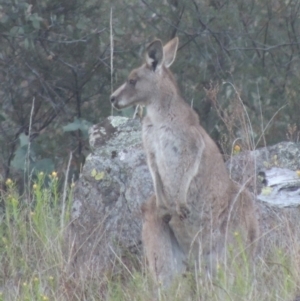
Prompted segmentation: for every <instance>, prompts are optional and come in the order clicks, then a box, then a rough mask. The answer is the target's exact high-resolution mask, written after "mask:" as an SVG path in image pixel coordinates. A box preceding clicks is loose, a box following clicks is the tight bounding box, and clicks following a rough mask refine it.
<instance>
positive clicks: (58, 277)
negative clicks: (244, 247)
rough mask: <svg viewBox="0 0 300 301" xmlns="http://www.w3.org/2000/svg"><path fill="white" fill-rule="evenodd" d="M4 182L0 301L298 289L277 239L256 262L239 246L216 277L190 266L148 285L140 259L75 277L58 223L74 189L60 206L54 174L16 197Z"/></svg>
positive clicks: (291, 248)
mask: <svg viewBox="0 0 300 301" xmlns="http://www.w3.org/2000/svg"><path fill="white" fill-rule="evenodd" d="M45 182H48V183H47V185H46V184H45ZM6 184H7V187H8V189H7V191H6V192H5V193H3V195H2V197H3V201H4V205H5V206H4V208H5V210H3V213H1V215H0V218H1V220H0V266H1V269H0V301H4V300H7V301H11V300H20V301H21V300H24V301H25V300H28V301H29V300H44V301H46V300H60V301H65V300H66V301H67V300H72V301H73V300H78V301H79V300H107V301H119V300H120V301H121V300H122V301H123V300H128V301H129V300H130V301H131V300H137V301H148V300H149V301H150V300H166V301H167V300H175V301H176V300H178V301H179V300H191V301H192V300H212V301H217V300H225V301H226V300H228V301H235V300H236V301H241V300H249V301H250V300H251V301H256V300H257V301H261V300H264V301H267V300H270V301H271V300H272V301H274V300H278V301H279V300H285V301H287V300H293V299H294V298H295V296H296V294H297V292H298V290H299V280H300V277H299V274H300V273H299V272H300V265H299V254H300V244H299V241H298V240H297V239H294V240H291V241H290V243H289V244H285V245H281V246H279V245H278V244H277V245H276V243H275V242H274V245H273V246H272V247H270V246H268V250H271V251H266V252H265V253H264V252H260V255H259V256H258V257H257V258H256V260H255V262H250V261H249V260H248V258H247V256H246V255H245V254H244V252H243V251H241V252H240V256H239V258H234V259H232V258H231V260H230V258H229V260H228V261H227V266H224V265H222V264H220V265H219V266H218V267H217V273H216V274H217V275H216V277H215V278H213V279H210V278H209V277H207V275H206V272H205V270H204V269H194V270H193V269H191V270H190V271H189V272H187V273H186V274H185V275H184V276H183V277H179V278H178V279H176V280H175V281H174V283H173V285H172V287H170V288H169V289H168V290H163V289H162V288H161V287H160V286H158V287H157V286H155V285H154V284H153V282H152V281H151V279H150V277H149V275H148V274H147V272H145V271H146V268H145V266H144V264H143V263H140V268H135V269H132V270H130V273H129V272H128V270H127V269H126V268H125V267H123V271H121V272H119V273H118V274H117V275H115V274H112V273H107V274H106V275H103V277H102V278H101V279H99V278H97V277H80V278H78V277H77V278H76V277H75V276H74V275H73V274H72V270H71V269H70V262H72V257H71V255H69V254H68V251H66V250H67V249H66V244H65V228H62V225H66V226H64V227H67V226H68V225H69V223H70V206H71V199H72V188H71V187H69V188H68V192H67V195H68V197H67V202H66V210H62V203H61V202H62V195H61V194H60V193H59V192H58V190H59V186H60V185H59V184H60V183H59V180H58V177H57V174H56V173H52V174H51V176H50V177H49V176H45V175H44V174H42V173H41V174H39V176H38V178H37V180H36V182H35V183H33V185H32V191H31V199H26V198H25V197H24V196H20V195H19V194H18V192H17V189H16V186H15V184H14V183H13V182H12V181H11V180H7V183H6ZM62 219H63V221H64V222H63V223H62V222H61V221H62ZM287 232H288V231H287ZM236 239H237V240H238V239H239V237H238V235H236ZM230 253H231V252H230V248H229V251H228V254H230ZM134 266H136V264H135V265H134ZM91 274H92V272H91ZM90 276H93V275H90Z"/></svg>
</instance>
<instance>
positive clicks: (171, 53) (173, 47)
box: [164, 37, 179, 68]
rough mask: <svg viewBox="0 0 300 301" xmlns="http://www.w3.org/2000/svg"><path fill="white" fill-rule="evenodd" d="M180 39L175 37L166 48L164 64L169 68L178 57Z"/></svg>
mask: <svg viewBox="0 0 300 301" xmlns="http://www.w3.org/2000/svg"><path fill="white" fill-rule="evenodd" d="M178 43H179V39H178V37H175V38H174V39H172V40H171V41H169V42H168V43H167V44H166V45H165V46H164V64H165V66H166V67H167V68H169V67H170V66H171V65H172V64H173V62H174V60H175V57H176V53H177V48H178Z"/></svg>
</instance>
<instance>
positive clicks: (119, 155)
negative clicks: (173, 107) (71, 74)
mask: <svg viewBox="0 0 300 301" xmlns="http://www.w3.org/2000/svg"><path fill="white" fill-rule="evenodd" d="M89 137H90V146H91V149H92V150H93V153H91V154H90V155H89V156H88V157H87V159H86V162H85V165H84V167H83V170H82V173H81V176H80V179H79V180H78V182H77V184H76V187H75V191H74V200H73V206H72V224H71V229H70V230H71V231H70V232H71V233H70V245H71V246H72V248H73V250H72V251H73V255H74V258H75V260H74V264H75V270H76V272H77V273H81V272H83V273H88V274H89V273H90V272H91V271H93V275H95V271H97V273H96V274H101V273H103V271H105V270H107V269H110V268H116V267H117V266H118V265H120V264H121V262H120V261H121V260H122V262H123V259H124V254H126V256H127V257H128V255H129V254H134V255H135V256H137V258H138V256H140V255H141V253H142V252H141V251H142V246H141V227H142V224H141V212H140V205H141V204H142V202H144V201H145V200H146V199H148V197H149V196H150V195H151V193H152V191H153V186H152V179H151V176H150V173H149V171H148V167H147V164H146V161H145V159H146V158H145V154H144V151H143V149H142V144H141V124H140V122H139V121H138V120H132V119H127V118H124V117H109V118H108V119H106V120H104V122H102V123H101V124H98V125H94V126H93V127H92V128H91V129H90V131H89ZM125 261H126V260H125ZM122 264H123V263H122Z"/></svg>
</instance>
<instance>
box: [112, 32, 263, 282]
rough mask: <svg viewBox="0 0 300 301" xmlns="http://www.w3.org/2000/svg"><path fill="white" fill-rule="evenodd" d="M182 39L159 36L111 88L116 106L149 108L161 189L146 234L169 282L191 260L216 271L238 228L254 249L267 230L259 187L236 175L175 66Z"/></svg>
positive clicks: (151, 154)
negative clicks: (252, 189) (260, 214)
mask: <svg viewBox="0 0 300 301" xmlns="http://www.w3.org/2000/svg"><path fill="white" fill-rule="evenodd" d="M178 42H179V40H178V38H177V37H176V38H174V39H172V40H171V41H169V42H168V43H167V44H166V45H165V46H163V45H162V42H161V41H160V40H154V41H153V42H152V43H151V44H150V45H149V46H148V47H147V50H146V60H145V63H144V64H143V65H142V66H141V67H139V68H137V69H134V70H133V71H131V73H130V74H129V76H128V79H127V81H126V82H125V83H124V84H123V85H122V86H121V87H119V88H118V89H117V90H116V91H115V92H114V93H113V94H112V95H111V103H112V105H113V106H114V107H115V108H116V109H123V108H125V107H128V106H132V105H143V106H146V108H147V115H146V116H145V117H144V119H143V129H142V135H143V145H144V148H145V152H146V155H147V163H148V166H149V169H150V172H151V175H152V179H153V183H154V191H155V195H153V196H152V197H151V198H150V199H149V200H148V201H147V202H146V203H145V204H144V205H143V206H142V212H143V230H142V239H143V244H144V248H145V254H146V257H147V260H148V263H149V269H150V271H151V273H152V275H153V277H154V278H155V279H156V280H157V281H160V282H162V283H163V285H165V286H167V285H169V284H170V283H171V281H172V279H173V278H174V275H176V274H178V273H180V272H183V271H184V269H185V263H186V262H188V261H191V260H192V261H195V262H198V264H199V261H201V259H202V258H203V259H204V261H203V262H204V263H205V265H206V267H207V268H208V269H209V270H210V271H212V272H213V270H214V267H215V266H216V264H217V262H218V260H219V259H220V258H222V256H223V254H224V253H225V250H226V245H228V243H229V244H230V243H234V241H235V240H236V239H235V237H234V233H235V234H237V232H238V233H239V234H240V235H241V237H242V238H243V242H244V243H245V248H246V249H247V250H248V251H249V254H253V252H254V250H255V246H256V240H257V237H258V233H259V230H258V221H257V217H256V214H255V204H254V200H253V198H252V196H251V194H250V193H249V192H248V191H246V190H244V189H242V187H240V186H239V185H237V184H236V183H234V182H233V181H232V180H231V179H230V177H229V175H228V173H227V170H226V168H225V164H224V162H223V158H222V155H221V153H220V151H219V149H218V147H217V146H216V144H215V143H214V141H213V140H212V139H211V138H210V137H209V135H208V134H207V133H206V131H205V130H204V129H203V128H202V127H201V125H200V123H199V119H198V116H197V114H196V113H195V112H194V110H193V109H192V108H191V107H190V106H189V105H188V104H187V103H186V102H185V101H184V99H183V98H182V97H181V95H180V93H179V90H178V87H177V85H176V82H175V80H174V77H173V75H172V73H171V71H170V70H169V67H170V66H171V65H172V63H173V62H174V60H175V56H176V52H177V48H178ZM239 251H240V250H239Z"/></svg>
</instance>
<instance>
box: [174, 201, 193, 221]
mask: <svg viewBox="0 0 300 301" xmlns="http://www.w3.org/2000/svg"><path fill="white" fill-rule="evenodd" d="M190 212H191V211H190V209H189V207H188V205H186V204H179V206H178V207H177V213H178V215H179V218H180V220H181V221H182V220H184V219H186V218H188V217H189V215H190Z"/></svg>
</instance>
